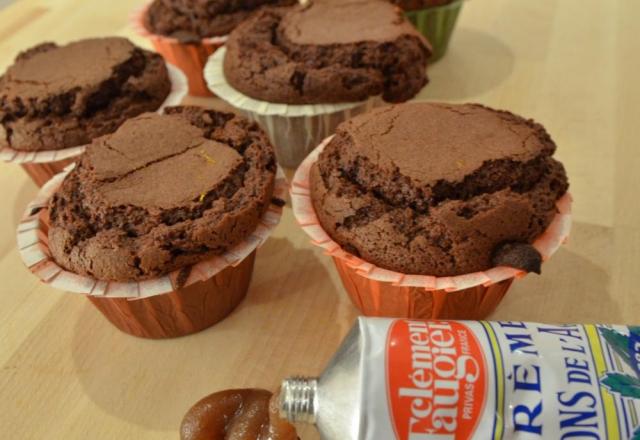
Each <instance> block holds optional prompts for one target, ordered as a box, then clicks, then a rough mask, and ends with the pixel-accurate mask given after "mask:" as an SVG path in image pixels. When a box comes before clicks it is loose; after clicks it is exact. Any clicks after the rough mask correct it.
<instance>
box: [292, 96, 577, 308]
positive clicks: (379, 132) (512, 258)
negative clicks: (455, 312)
mask: <svg viewBox="0 0 640 440" xmlns="http://www.w3.org/2000/svg"><path fill="white" fill-rule="evenodd" d="M555 150H556V145H555V144H554V142H553V141H552V139H551V138H550V136H549V134H548V133H547V132H546V130H545V129H544V128H543V127H542V126H541V125H540V124H538V123H536V122H534V121H532V120H527V119H524V118H521V117H520V116H517V115H514V114H512V113H509V112H505V111H497V110H493V109H490V108H487V107H484V106H481V105H476V104H465V105H450V104H428V103H416V104H405V105H398V106H391V107H384V108H379V109H376V110H373V111H371V112H369V113H366V114H364V115H360V116H357V117H355V118H353V119H351V120H349V121H347V122H345V123H343V124H341V125H340V126H339V128H338V130H337V132H336V135H335V136H334V137H333V138H332V140H331V141H330V142H328V144H327V145H326V147H324V149H323V150H322V153H320V155H319V156H318V158H317V160H315V159H313V164H309V165H305V167H304V168H305V170H302V171H300V175H301V176H305V175H308V176H309V177H308V187H309V188H310V193H309V194H310V196H309V200H310V202H311V205H312V210H313V212H315V215H316V216H317V220H318V222H319V226H320V227H321V228H322V231H323V232H324V233H326V235H327V236H328V237H330V239H329V240H330V241H333V242H335V243H337V244H338V245H339V246H340V247H341V248H342V250H343V251H344V252H346V253H347V254H349V255H350V256H351V257H353V258H355V259H356V260H361V261H362V262H363V264H364V265H368V266H367V267H368V268H369V270H371V267H372V266H375V267H377V268H379V269H380V270H381V272H383V273H386V277H387V278H388V279H394V280H395V282H396V283H397V284H399V283H401V281H402V279H404V278H405V277H409V278H411V277H417V278H416V279H414V280H413V281H411V282H413V283H416V282H417V281H416V280H420V282H418V284H420V283H422V282H427V283H432V284H433V287H434V288H438V289H441V288H442V287H446V288H448V290H460V289H459V287H460V286H459V285H458V284H457V283H456V282H455V281H454V282H451V280H456V279H457V281H458V282H460V283H462V284H468V283H469V281H470V280H476V281H478V282H479V283H480V284H481V285H480V287H481V288H482V287H483V285H484V284H485V283H487V282H488V281H491V277H489V276H487V275H486V273H487V271H490V270H492V269H493V268H495V267H498V266H511V267H512V268H513V270H512V272H513V273H517V272H519V273H523V272H529V271H534V272H539V270H540V263H541V261H542V260H543V256H544V257H548V256H549V255H541V253H540V252H539V251H538V248H536V247H534V246H532V245H535V244H536V242H537V240H538V239H539V238H540V237H542V236H543V235H544V234H545V231H547V230H549V229H550V225H551V224H552V222H553V221H555V220H556V217H557V216H558V202H559V201H560V200H561V199H562V198H563V196H564V195H565V193H566V192H567V188H568V182H567V177H566V174H565V171H564V168H563V166H562V164H561V163H560V162H558V161H557V160H555V159H554V158H553V153H554V152H555ZM301 168H303V167H301ZM307 173H308V174H307ZM295 185H296V183H295V181H294V188H295ZM300 185H301V186H303V185H304V183H301V184H300ZM294 192H295V190H294ZM298 212H302V213H304V212H305V210H304V209H299V210H298ZM301 223H302V224H307V223H306V222H305V221H304V220H302V221H301ZM314 241H315V242H318V243H324V244H327V242H326V240H325V239H322V238H317V237H314ZM351 264H352V266H353V267H358V269H356V271H361V270H364V269H363V267H359V266H360V265H358V264H354V263H353V261H352V262H351ZM470 274H472V275H470ZM434 280H435V281H434ZM438 280H443V281H438ZM351 282H352V280H350V281H349V283H351ZM509 283H510V281H509ZM507 287H508V286H507ZM374 290H375V289H374ZM375 291H376V292H378V293H377V294H379V293H380V291H379V290H375ZM502 294H504V292H503V293H502ZM363 295H369V296H370V295H371V293H363V292H362V290H360V291H359V292H358V293H357V294H355V295H354V296H356V297H359V298H362V297H363ZM500 297H501V296H500ZM474 301H475V300H474ZM480 302H482V301H480ZM371 303H374V304H375V303H377V304H378V306H379V305H380V304H381V302H380V301H375V300H372V301H371ZM405 309H406V308H405ZM378 312H379V313H381V314H385V312H384V310H382V311H380V310H378ZM375 314H377V313H375ZM449 317H455V316H451V315H450V316H449ZM457 317H460V318H463V317H464V318H468V317H472V316H457Z"/></svg>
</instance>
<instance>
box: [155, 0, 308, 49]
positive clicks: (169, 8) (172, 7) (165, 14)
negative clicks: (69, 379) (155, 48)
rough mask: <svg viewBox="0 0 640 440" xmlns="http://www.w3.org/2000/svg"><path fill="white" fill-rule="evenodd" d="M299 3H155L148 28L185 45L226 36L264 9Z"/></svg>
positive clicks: (274, 0) (252, 0)
mask: <svg viewBox="0 0 640 440" xmlns="http://www.w3.org/2000/svg"><path fill="white" fill-rule="evenodd" d="M295 2H296V0H204V1H193V0H154V1H153V2H152V3H151V5H150V6H149V9H148V12H147V16H146V24H147V27H148V28H149V30H150V31H151V32H153V33H155V34H159V35H166V36H167V37H173V38H176V39H178V40H181V41H182V42H185V43H193V42H197V41H199V40H200V39H202V38H207V37H219V36H222V35H227V34H228V33H229V32H231V31H232V30H233V29H235V27H236V26H238V25H239V24H240V23H242V22H243V21H244V20H246V19H247V18H248V17H249V16H250V15H251V14H252V13H253V12H255V11H256V10H257V9H259V8H261V7H262V6H268V5H271V6H273V5H277V6H286V5H292V4H294V3H295Z"/></svg>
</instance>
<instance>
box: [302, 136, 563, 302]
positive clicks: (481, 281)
mask: <svg viewBox="0 0 640 440" xmlns="http://www.w3.org/2000/svg"><path fill="white" fill-rule="evenodd" d="M330 141H331V137H330V138H328V139H325V141H324V142H322V143H321V144H320V145H319V146H318V147H317V148H316V149H315V150H314V151H313V152H312V153H311V154H310V155H309V156H308V157H307V158H306V159H305V160H304V161H303V162H302V164H301V165H300V167H299V168H298V169H297V171H296V173H295V175H294V177H293V181H292V183H291V189H290V192H291V203H292V208H293V214H294V215H295V217H296V220H297V221H298V223H299V224H300V226H301V227H302V229H304V231H305V232H306V233H307V235H309V237H311V243H313V244H314V245H316V246H319V247H321V248H323V249H324V250H325V254H326V255H329V256H331V257H333V258H336V259H339V260H341V261H343V262H344V263H345V264H346V266H348V267H349V268H351V269H353V270H354V271H355V272H356V273H357V274H358V275H360V276H362V277H364V278H367V279H369V280H372V281H377V282H381V283H388V284H390V285H393V286H398V287H414V288H422V289H425V290H427V291H445V292H457V291H460V290H464V289H470V288H473V287H478V286H484V287H489V286H492V285H495V284H498V283H500V282H503V281H506V280H509V279H513V278H521V277H523V276H525V275H526V272H524V271H521V270H518V269H514V268H511V267H503V266H501V267H494V268H491V269H489V270H486V271H482V272H474V273H470V274H464V275H457V276H451V277H436V276H427V275H411V274H404V273H400V272H394V271H391V270H387V269H383V268H381V267H378V266H376V265H374V264H371V263H368V262H366V261H364V260H362V259H361V258H359V257H356V256H355V255H352V254H350V253H348V252H346V251H345V250H343V249H342V248H341V246H340V245H339V244H338V243H336V242H335V241H333V239H332V238H331V237H330V236H329V234H328V233H327V232H326V231H325V230H324V229H323V228H322V226H321V225H320V222H319V220H318V217H317V215H316V212H315V209H314V207H313V203H312V201H311V191H310V186H309V172H310V170H311V166H312V165H313V164H314V163H315V162H316V160H317V159H318V156H319V155H320V153H321V152H322V150H323V149H324V147H325V146H326V145H327V144H328V143H329V142H330ZM571 202H572V199H571V195H570V194H569V193H567V194H565V195H564V196H563V197H562V198H561V199H560V200H558V202H557V204H556V205H557V208H558V213H557V214H556V216H555V218H554V219H553V221H552V222H551V224H550V225H549V227H548V228H547V230H546V231H545V232H544V233H543V234H542V235H541V236H540V237H538V238H537V239H536V240H535V241H534V243H533V246H534V247H535V248H536V249H537V250H538V252H540V254H541V255H542V258H543V261H546V260H548V259H549V258H550V257H551V256H552V255H553V254H554V253H555V252H556V251H557V250H558V249H559V248H560V246H561V245H562V244H563V243H565V241H566V240H567V239H568V237H569V233H570V232H571Z"/></svg>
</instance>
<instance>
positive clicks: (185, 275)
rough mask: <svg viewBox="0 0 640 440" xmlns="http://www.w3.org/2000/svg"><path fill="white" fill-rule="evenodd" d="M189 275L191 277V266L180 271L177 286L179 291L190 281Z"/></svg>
mask: <svg viewBox="0 0 640 440" xmlns="http://www.w3.org/2000/svg"><path fill="white" fill-rule="evenodd" d="M189 275H191V266H186V267H183V268H182V269H180V272H178V277H177V278H176V285H177V287H178V289H182V288H183V287H184V285H185V284H186V283H187V280H188V279H189Z"/></svg>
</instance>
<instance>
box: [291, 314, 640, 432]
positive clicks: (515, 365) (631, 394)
mask: <svg viewBox="0 0 640 440" xmlns="http://www.w3.org/2000/svg"><path fill="white" fill-rule="evenodd" d="M280 413H281V416H282V417H284V418H287V419H288V420H289V421H291V422H306V423H313V424H315V425H316V427H317V429H318V431H319V432H320V434H321V435H322V438H323V439H325V440H392V439H398V440H464V439H474V440H475V439H482V440H488V439H523V440H534V439H561V440H566V439H580V440H582V439H611V440H614V439H633V440H640V326H637V327H633V326H611V325H598V324H594V325H590V324H565V325H550V324H536V323H525V322H480V321H478V322H474V321H414V320H406V319H377V318H360V319H358V321H357V323H356V325H355V326H354V327H353V329H352V330H351V331H350V332H349V334H348V336H347V337H346V339H345V340H344V342H343V343H342V346H341V347H340V349H339V350H338V352H337V353H336V355H335V356H334V358H333V359H332V360H331V362H330V363H329V365H328V367H327V368H326V369H325V371H324V373H323V374H322V375H321V376H320V377H319V378H290V379H286V380H285V381H284V382H283V383H282V390H281V394H280Z"/></svg>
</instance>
